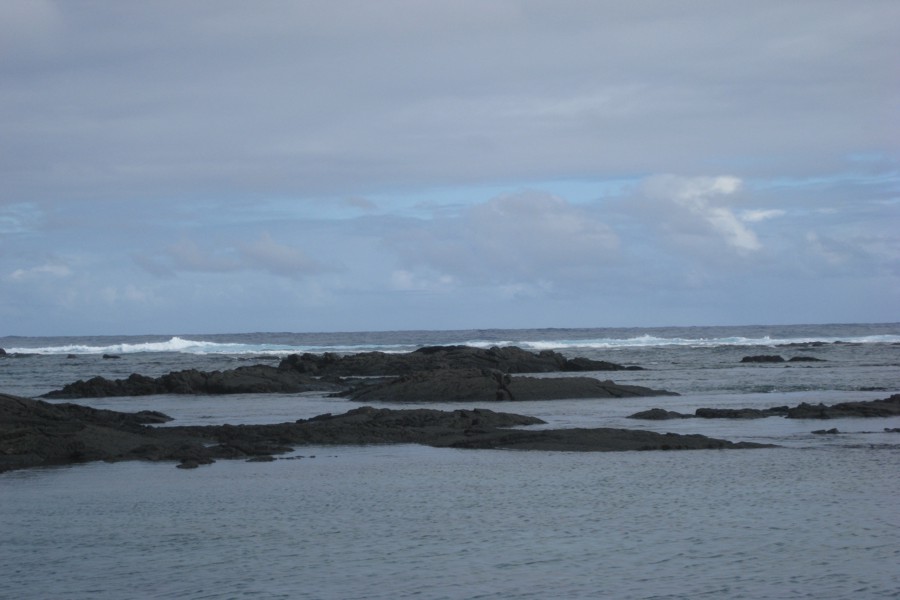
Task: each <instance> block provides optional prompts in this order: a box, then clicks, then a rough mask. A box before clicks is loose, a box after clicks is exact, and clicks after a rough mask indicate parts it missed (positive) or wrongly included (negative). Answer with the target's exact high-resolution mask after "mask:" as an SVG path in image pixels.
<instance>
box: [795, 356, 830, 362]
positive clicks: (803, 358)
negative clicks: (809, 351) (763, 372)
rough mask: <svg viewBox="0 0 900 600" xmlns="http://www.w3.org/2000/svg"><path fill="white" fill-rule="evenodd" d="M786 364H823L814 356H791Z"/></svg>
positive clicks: (821, 360)
mask: <svg viewBox="0 0 900 600" xmlns="http://www.w3.org/2000/svg"><path fill="white" fill-rule="evenodd" d="M788 362H825V361H824V360H823V359H821V358H816V357H815V356H793V357H791V359H790V360H789V361H788Z"/></svg>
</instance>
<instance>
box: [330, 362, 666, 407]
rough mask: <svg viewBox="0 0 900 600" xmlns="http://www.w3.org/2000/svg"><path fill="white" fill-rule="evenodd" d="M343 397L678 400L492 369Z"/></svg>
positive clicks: (362, 388)
mask: <svg viewBox="0 0 900 600" xmlns="http://www.w3.org/2000/svg"><path fill="white" fill-rule="evenodd" d="M340 395H341V396H345V397H347V398H350V399H351V400H356V401H358V402H488V401H497V400H500V401H503V400H561V399H572V398H631V397H636V396H677V395H678V394H675V393H673V392H667V391H665V390H654V389H650V388H647V387H642V386H637V385H620V384H617V383H615V382H613V381H610V380H605V381H601V380H599V379H595V378H593V377H571V376H568V377H525V376H519V375H516V376H512V375H509V374H508V373H502V372H501V371H497V370H490V369H442V370H435V371H419V372H416V373H412V374H410V375H405V376H402V377H397V378H392V379H388V380H382V381H376V382H361V383H360V384H358V385H356V386H355V387H353V388H352V389H350V390H349V391H347V392H344V393H342V394H340Z"/></svg>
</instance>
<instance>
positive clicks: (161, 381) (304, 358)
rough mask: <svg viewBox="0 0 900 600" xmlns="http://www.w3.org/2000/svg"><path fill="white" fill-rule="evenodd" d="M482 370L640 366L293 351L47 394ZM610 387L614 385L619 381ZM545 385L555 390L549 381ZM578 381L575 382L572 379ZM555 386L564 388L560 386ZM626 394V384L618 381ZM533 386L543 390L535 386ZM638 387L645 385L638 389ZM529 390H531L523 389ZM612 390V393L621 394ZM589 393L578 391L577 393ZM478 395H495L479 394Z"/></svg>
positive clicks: (278, 388)
mask: <svg viewBox="0 0 900 600" xmlns="http://www.w3.org/2000/svg"><path fill="white" fill-rule="evenodd" d="M456 369H476V370H479V371H481V370H488V371H501V372H503V373H546V372H554V371H566V372H574V371H620V370H635V369H640V367H623V366H621V365H616V364H613V363H608V362H604V361H597V360H590V359H587V358H573V359H567V358H565V357H564V356H562V355H561V354H558V353H556V352H551V351H549V350H546V351H543V352H539V353H537V354H535V353H532V352H528V351H525V350H522V349H521V348H516V347H507V348H498V347H494V348H488V349H486V350H485V349H481V348H471V347H468V346H431V347H426V348H421V349H419V350H416V351H415V352H408V353H405V354H387V353H384V352H363V353H360V354H350V355H346V356H341V355H338V354H333V353H325V354H292V355H290V356H288V357H286V358H284V359H283V360H282V361H281V362H280V363H279V365H278V366H277V367H272V366H269V365H253V366H244V367H238V368H236V369H228V370H225V371H213V372H203V371H197V370H196V369H188V370H184V371H173V372H171V373H168V374H166V375H163V376H161V377H155V378H154V377H147V376H145V375H139V374H137V373H134V374H132V375H130V376H129V377H127V378H125V379H116V380H110V379H106V378H103V377H93V378H91V379H88V380H86V381H85V380H78V381H76V382H74V383H70V384H68V385H66V386H65V387H63V388H62V389H60V390H54V391H51V392H48V393H46V394H44V396H43V397H45V398H101V397H107V396H146V395H151V394H243V393H257V394H264V393H300V392H312V391H324V392H338V391H341V390H345V389H346V388H347V385H346V384H344V383H343V382H341V381H340V378H342V377H372V376H382V377H384V376H390V377H394V376H397V375H409V374H412V373H416V372H420V371H446V370H456ZM606 383H608V384H610V385H606V387H607V388H608V389H610V390H612V389H613V387H614V386H615V384H612V383H611V382H606ZM539 385H542V386H543V388H541V389H550V386H548V385H546V384H539ZM570 385H571V386H574V385H575V384H570ZM554 387H555V389H561V388H560V386H559V385H557V386H554ZM617 387H618V388H620V389H621V390H622V391H621V393H622V394H625V395H640V394H641V392H637V394H634V393H630V392H628V391H627V389H626V388H628V387H630V386H617ZM531 388H533V389H538V388H537V387H535V386H531ZM635 389H636V390H637V389H639V388H635ZM523 394H524V395H526V396H527V395H528V394H529V390H527V389H526V390H523ZM618 394H619V392H610V393H609V394H607V395H613V396H616V395H618ZM553 397H574V398H580V397H585V396H584V395H583V394H578V393H576V394H575V395H574V396H559V395H557V396H553ZM477 399H493V396H478V397H477Z"/></svg>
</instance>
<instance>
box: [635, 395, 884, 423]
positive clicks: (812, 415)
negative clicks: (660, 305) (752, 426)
mask: <svg viewBox="0 0 900 600" xmlns="http://www.w3.org/2000/svg"><path fill="white" fill-rule="evenodd" d="M897 415H900V394H894V395H893V396H891V397H889V398H884V399H882V400H869V401H863V402H841V403H839V404H833V405H831V406H826V405H824V404H807V403H806V402H802V403H800V404H798V405H797V406H795V407H793V408H790V407H787V406H775V407H772V408H763V409H759V408H698V409H697V410H696V411H694V414H692V415H687V414H683V413H679V412H676V411H668V410H664V409H662V408H652V409H650V410H645V411H641V412H637V413H634V414H633V415H629V417H628V418H629V419H648V420H655V421H659V420H664V419H691V418H694V417H696V418H698V419H762V418H765V417H786V418H788V419H841V418H845V417H863V418H875V417H894V416H897Z"/></svg>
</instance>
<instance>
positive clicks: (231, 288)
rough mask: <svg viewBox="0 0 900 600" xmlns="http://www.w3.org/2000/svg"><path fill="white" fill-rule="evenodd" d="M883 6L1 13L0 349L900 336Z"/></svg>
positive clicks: (887, 22) (186, 6) (892, 37)
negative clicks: (423, 336)
mask: <svg viewBox="0 0 900 600" xmlns="http://www.w3.org/2000/svg"><path fill="white" fill-rule="evenodd" d="M898 23H900V3H898V2H897V1H896V0H884V1H879V0H852V1H850V0H848V1H830V0H792V1H790V2H785V1H784V0H759V1H757V2H745V1H741V2H731V1H727V0H709V1H697V0H686V1H680V2H671V1H669V0H648V1H635V2H622V1H619V0H615V1H602V0H590V1H588V0H585V1H566V0H553V1H549V0H547V1H530V0H508V1H502V0H471V1H468V0H446V1H440V0H435V1H424V0H379V1H377V2H374V1H371V0H348V1H341V0H337V1H333V2H332V1H328V2H322V1H292V2H288V1H279V2H274V1H259V0H256V1H254V2H244V1H239V2H238V1H227V0H189V1H185V0H177V1H171V2H167V1H161V0H157V1H154V2H119V1H116V0H108V1H90V0H83V1H82V0H70V1H58V2H53V1H49V0H0V335H86V334H139V333H163V334H165V333H172V334H174V333H204V332H205V333H215V332H244V331H348V330H388V329H468V328H492V327H515V328H518V327H604V326H657V325H705V324H721V325H729V324H783V323H827V322H885V321H900V59H898V57H900V35H898V34H897V26H898V25H897V24H898Z"/></svg>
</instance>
